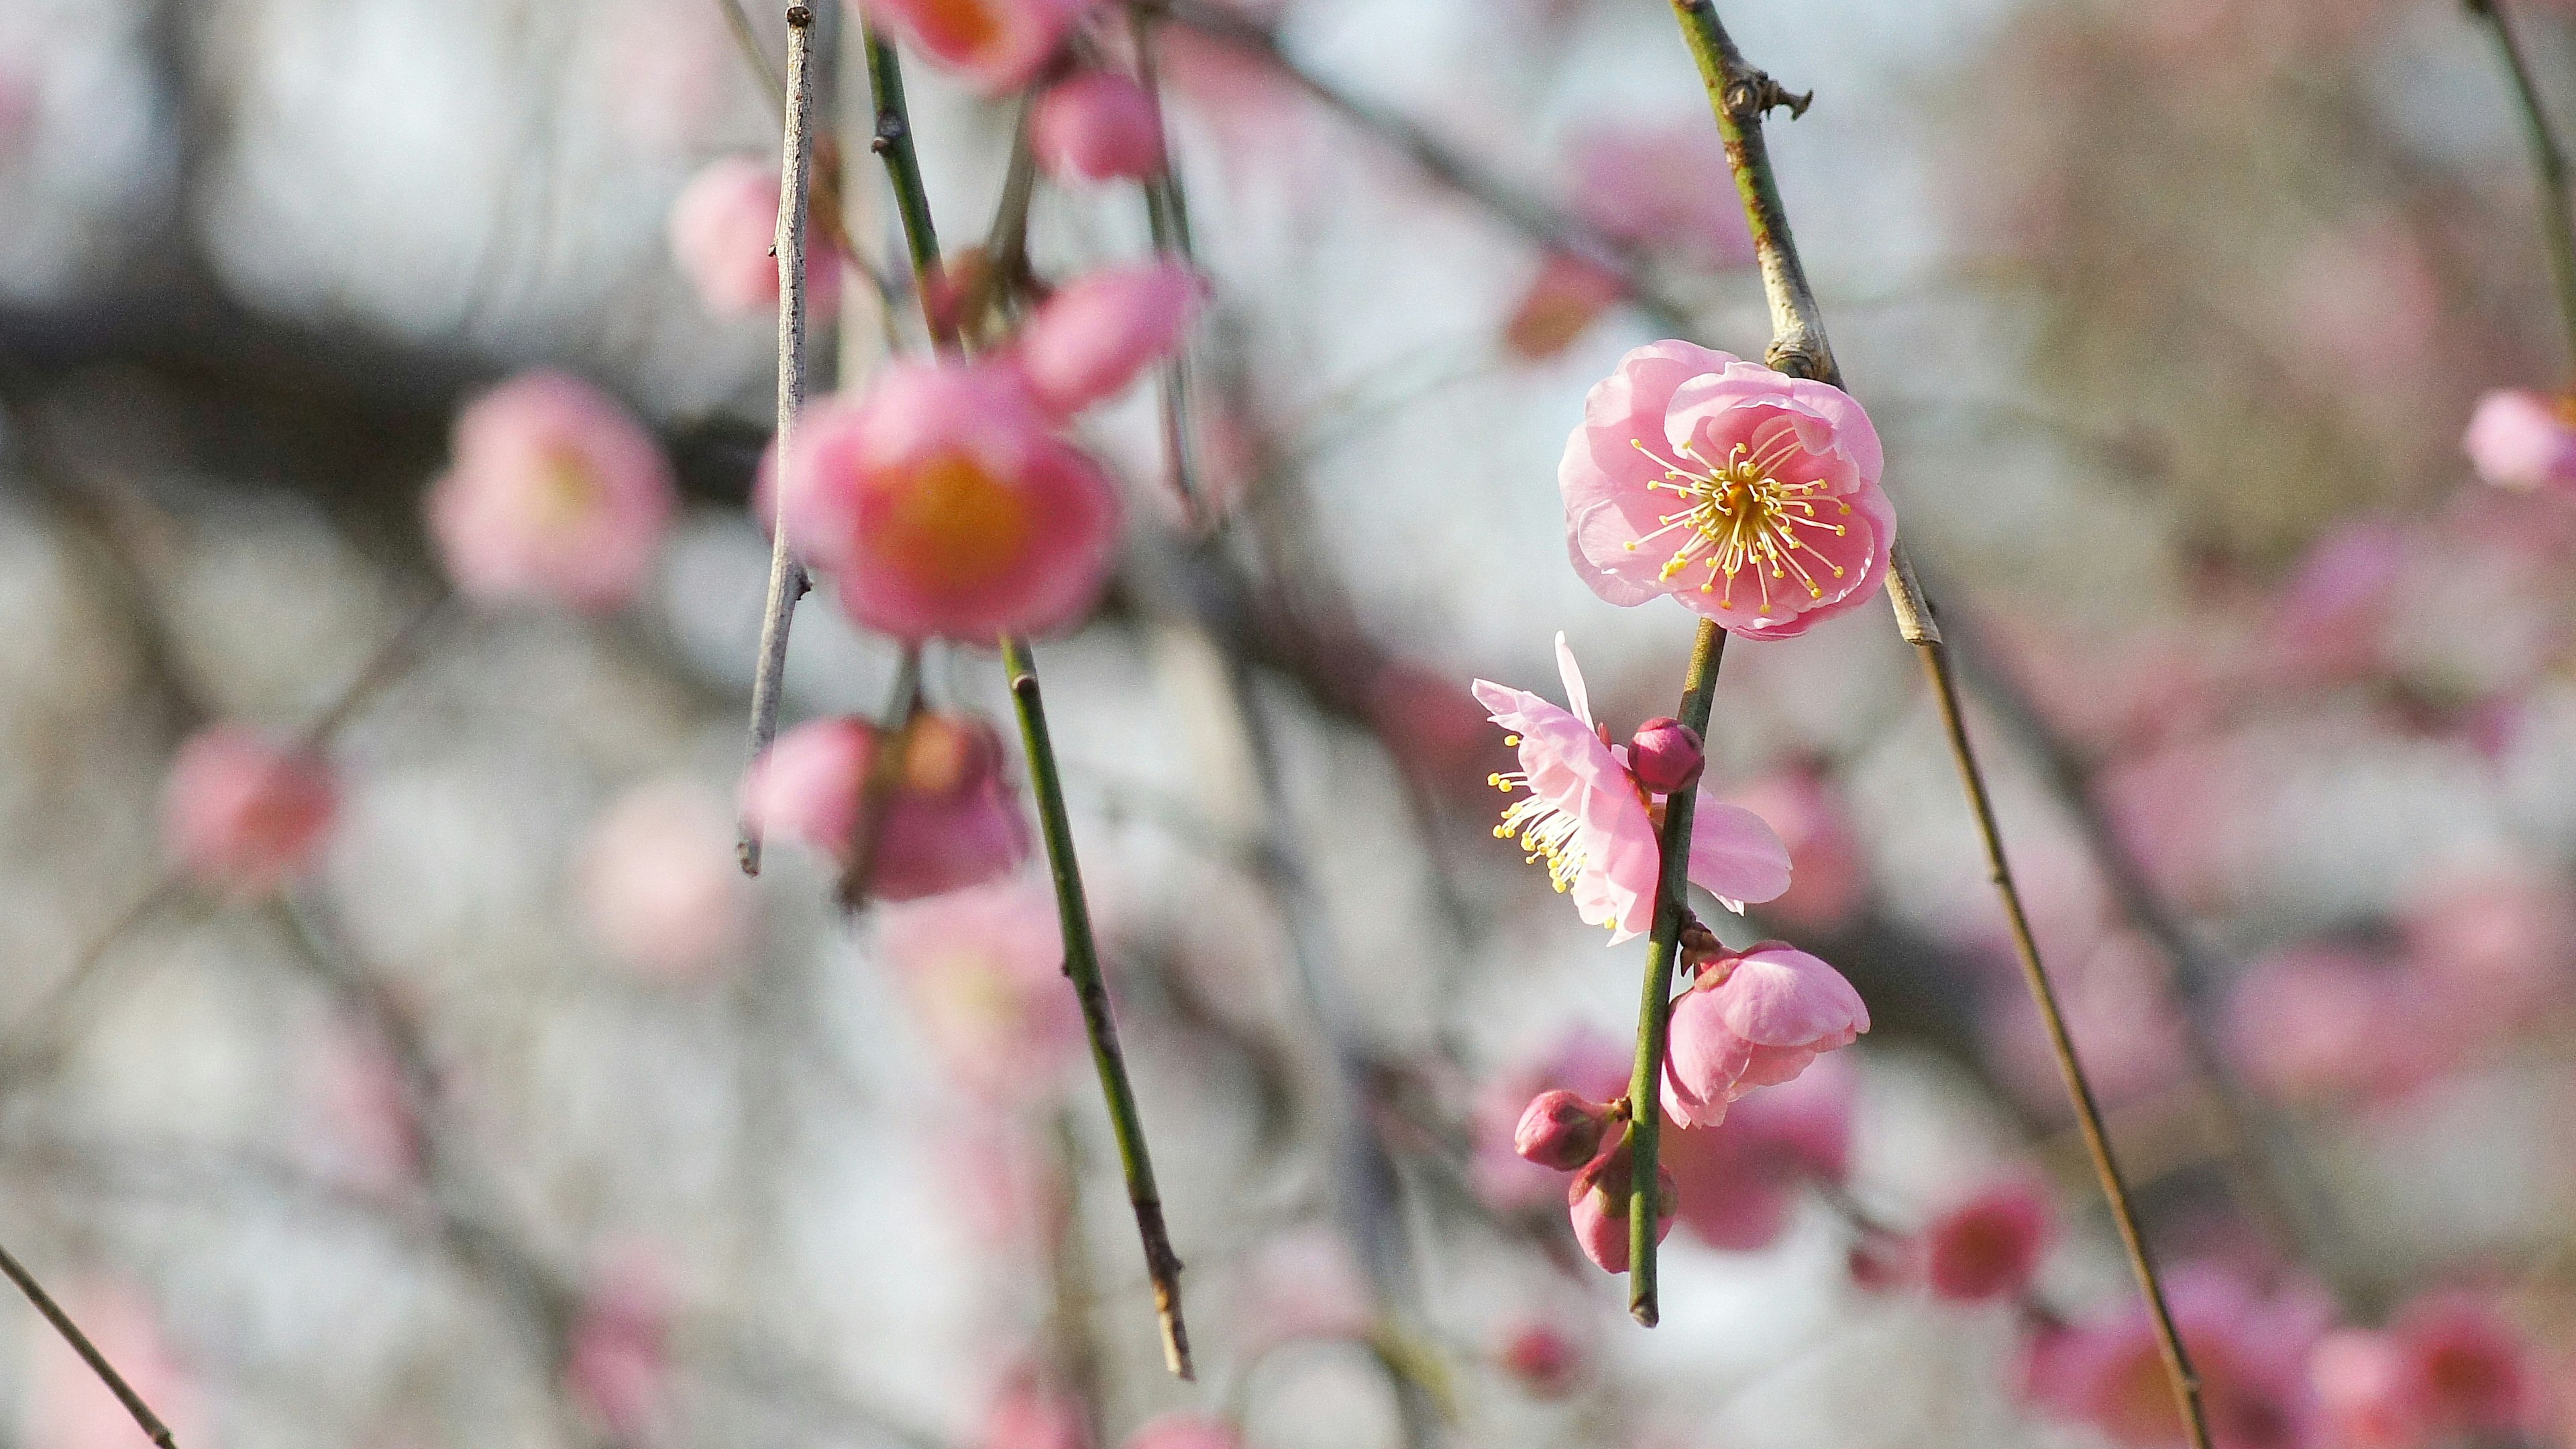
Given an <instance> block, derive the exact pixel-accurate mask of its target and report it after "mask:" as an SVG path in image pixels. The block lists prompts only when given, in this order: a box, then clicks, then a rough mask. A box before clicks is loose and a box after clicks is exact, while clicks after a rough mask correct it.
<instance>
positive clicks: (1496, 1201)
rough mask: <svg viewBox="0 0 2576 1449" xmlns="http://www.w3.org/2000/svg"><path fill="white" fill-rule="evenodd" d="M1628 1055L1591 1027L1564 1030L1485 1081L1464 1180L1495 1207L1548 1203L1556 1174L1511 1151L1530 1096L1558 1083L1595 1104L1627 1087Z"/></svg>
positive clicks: (1471, 1121) (1618, 1043)
mask: <svg viewBox="0 0 2576 1449" xmlns="http://www.w3.org/2000/svg"><path fill="white" fill-rule="evenodd" d="M1632 1061H1633V1059H1632V1058H1631V1056H1630V1054H1629V1050H1628V1046H1627V1044H1626V1043H1625V1042H1622V1041H1619V1040H1617V1039H1615V1038H1613V1037H1611V1036H1609V1035H1608V1034H1606V1033H1603V1032H1599V1031H1595V1030H1593V1029H1591V1028H1589V1027H1577V1028H1575V1029H1574V1030H1572V1031H1570V1032H1568V1033H1566V1034H1565V1035H1564V1036H1563V1037H1560V1038H1558V1039H1557V1041H1556V1042H1555V1043H1554V1044H1553V1045H1551V1046H1550V1047H1549V1048H1548V1050H1547V1051H1546V1052H1545V1053H1543V1054H1541V1055H1540V1056H1538V1057H1536V1058H1534V1059H1532V1060H1530V1061H1527V1062H1524V1063H1523V1064H1521V1065H1520V1066H1518V1067H1516V1068H1514V1069H1513V1070H1511V1071H1509V1072H1506V1073H1504V1074H1503V1075H1501V1076H1500V1077H1498V1078H1496V1079H1495V1080H1494V1081H1493V1082H1491V1083H1489V1084H1487V1085H1486V1087H1485V1088H1484V1089H1483V1090H1482V1091H1480V1092H1479V1093H1478V1094H1477V1096H1476V1105H1475V1110H1474V1112H1473V1113H1472V1115H1471V1116H1470V1117H1469V1120H1468V1130H1467V1137H1468V1144H1469V1149H1470V1151H1469V1157H1468V1163H1467V1176H1468V1180H1469V1181H1470V1182H1471V1183H1472V1184H1473V1185H1474V1186H1475V1189H1476V1195H1477V1196H1479V1197H1481V1198H1483V1199H1484V1200H1485V1202H1486V1203H1487V1204H1488V1205H1490V1206H1492V1207H1493V1208H1494V1209H1496V1210H1497V1211H1500V1212H1519V1211H1522V1210H1524V1209H1528V1208H1533V1207H1537V1206H1539V1205H1541V1204H1544V1203H1552V1202H1554V1201H1555V1200H1556V1197H1557V1194H1558V1193H1559V1192H1560V1191H1562V1190H1563V1185H1562V1184H1561V1183H1560V1182H1559V1181H1558V1176H1559V1174H1558V1173H1557V1172H1555V1171H1554V1170H1551V1169H1549V1168H1544V1167H1541V1166H1539V1165H1538V1164H1537V1163H1534V1162H1531V1161H1529V1160H1527V1159H1525V1158H1523V1157H1521V1156H1520V1155H1519V1153H1518V1151H1517V1150H1516V1138H1517V1133H1518V1128H1519V1124H1520V1119H1521V1117H1522V1115H1523V1114H1524V1113H1525V1111H1526V1110H1527V1104H1528V1102H1529V1100H1530V1099H1531V1098H1532V1097H1534V1096H1536V1095H1538V1094H1539V1093H1541V1092H1545V1091H1550V1090H1558V1089H1562V1090H1565V1091H1571V1092H1573V1093H1575V1094H1576V1095H1578V1096H1582V1097H1588V1098H1590V1099H1591V1100H1593V1101H1596V1102H1606V1101H1609V1100H1610V1099H1612V1098H1614V1097H1617V1096H1619V1095H1620V1094H1621V1093H1623V1092H1625V1091H1627V1090H1628V1075H1629V1072H1630V1070H1631V1069H1632Z"/></svg>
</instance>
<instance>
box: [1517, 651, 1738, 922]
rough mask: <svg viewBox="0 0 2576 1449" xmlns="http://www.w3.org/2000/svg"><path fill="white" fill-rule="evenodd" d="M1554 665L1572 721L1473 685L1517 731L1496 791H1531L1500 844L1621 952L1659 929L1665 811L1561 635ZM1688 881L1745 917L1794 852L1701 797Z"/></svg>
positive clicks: (1523, 693) (1538, 703) (1565, 714)
mask: <svg viewBox="0 0 2576 1449" xmlns="http://www.w3.org/2000/svg"><path fill="white" fill-rule="evenodd" d="M1556 662H1557V669H1558V672H1559V673H1560V674H1561V675H1562V676H1563V678H1564V681H1565V691H1566V698H1567V699H1568V701H1569V702H1570V703H1571V704H1572V706H1573V708H1572V709H1571V710H1570V711H1569V710H1566V709H1560V708H1558V707H1557V706H1556V705H1553V704H1550V703H1549V702H1548V701H1546V700H1544V699H1541V698H1539V697H1538V696H1537V695H1535V694H1532V693H1530V692H1529V691H1527V690H1521V689H1510V688H1506V687H1505V686H1503V685H1499V684H1495V683H1492V682H1491V681H1489V680H1483V679H1479V680H1477V681H1475V683H1474V684H1473V685H1472V686H1471V688H1472V690H1473V692H1474V693H1475V696H1476V699H1477V702H1478V703H1480V704H1482V705H1484V706H1485V708H1486V709H1487V710H1489V711H1491V712H1492V715H1493V720H1494V723H1496V724H1498V725H1501V726H1502V727H1503V728H1504V729H1506V730H1509V731H1511V732H1512V734H1511V735H1510V736H1507V737H1506V743H1516V744H1517V746H1518V748H1519V750H1520V765H1521V767H1520V769H1519V770H1518V771H1517V772H1515V773H1512V774H1509V775H1505V774H1496V775H1494V776H1492V777H1491V783H1492V784H1493V785H1495V786H1496V787H1497V788H1499V789H1501V790H1503V791H1504V792H1506V793H1509V792H1511V791H1514V790H1527V791H1529V794H1528V796H1527V797H1526V798H1524V799H1519V800H1515V801H1513V802H1512V803H1511V805H1510V806H1509V807H1507V808H1506V809H1505V810H1504V811H1503V823H1502V824H1501V825H1499V826H1497V827H1495V829H1494V834H1495V835H1496V836H1498V837H1500V838H1503V839H1511V838H1513V837H1515V836H1517V837H1518V838H1519V840H1520V844H1521V848H1522V849H1523V850H1524V851H1527V852H1528V853H1529V858H1530V859H1531V860H1533V861H1537V860H1545V861H1546V862H1547V869H1548V878H1549V879H1550V880H1552V881H1553V882H1555V884H1556V888H1557V889H1558V890H1559V891H1562V892H1566V893H1568V894H1570V895H1572V897H1573V898H1574V905H1575V909H1576V910H1577V911H1578V912H1579V913H1580V914H1581V915H1582V917H1583V922H1584V924H1586V925H1590V926H1607V927H1608V928H1609V930H1610V939H1611V941H1612V942H1613V943H1614V944H1615V943H1617V942H1620V941H1626V940H1630V939H1632V938H1634V937H1636V936H1638V935H1641V934H1643V933H1644V932H1645V930H1646V928H1647V927H1648V926H1649V925H1651V924H1652V923H1653V918H1654V911H1655V890H1656V887H1657V885H1658V883H1659V882H1658V875H1659V873H1660V871H1661V868H1662V867H1661V864H1660V862H1661V860H1662V858H1663V852H1662V846H1661V844H1660V842H1659V840H1658V838H1657V834H1656V832H1657V817H1658V815H1659V813H1660V812H1659V810H1658V807H1657V806H1656V805H1655V804H1654V803H1652V802H1650V801H1649V800H1648V799H1647V797H1646V793H1645V790H1644V788H1643V787H1642V786H1640V785H1639V784H1638V783H1637V781H1636V779H1635V777H1634V776H1632V775H1630V774H1629V773H1628V761H1627V755H1628V752H1627V750H1626V749H1625V748H1624V747H1622V746H1617V745H1613V744H1611V743H1610V742H1609V741H1608V739H1607V738H1606V737H1605V735H1604V734H1603V732H1602V730H1601V727H1600V726H1598V725H1595V724H1594V723H1593V722H1592V704H1591V699H1590V696H1589V695H1588V694H1587V693H1586V692H1585V690H1584V687H1583V671H1582V670H1581V669H1580V668H1579V667H1578V666H1577V665H1576V664H1575V662H1574V651H1573V650H1571V649H1569V648H1568V647H1566V643H1565V636H1564V635H1563V634H1559V635H1557V636H1556ZM1690 879H1691V882H1692V883H1693V884H1695V885H1697V886H1699V887H1701V888H1702V889H1704V890H1706V891H1708V892H1709V893H1710V894H1712V895H1715V896H1716V897H1717V898H1718V899H1720V900H1722V901H1724V902H1726V903H1727V905H1728V906H1729V907H1730V908H1732V909H1737V910H1741V909H1742V908H1743V903H1744V902H1747V901H1767V900H1770V899H1771V898H1772V897H1774V896H1777V895H1779V894H1780V893H1781V892H1782V891H1784V890H1787V889H1788V888H1789V852H1788V850H1787V849H1786V848H1785V847H1783V846H1782V845H1781V844H1780V838H1779V837H1778V836H1776V835H1774V834H1772V833H1771V827H1770V826H1768V825H1765V824H1763V823H1762V820H1761V817H1759V816H1757V815H1755V814H1754V813H1753V812H1751V811H1749V810H1745V809H1743V808H1741V807H1739V806H1734V805H1729V804H1726V803H1725V802H1723V801H1720V800H1718V799H1717V798H1715V797H1714V796H1712V795H1710V794H1709V793H1708V791H1707V790H1706V789H1705V788H1702V789H1701V790H1700V792H1699V801H1698V806H1697V809H1696V811H1695V812H1694V814H1693V815H1692V817H1691V853H1690Z"/></svg>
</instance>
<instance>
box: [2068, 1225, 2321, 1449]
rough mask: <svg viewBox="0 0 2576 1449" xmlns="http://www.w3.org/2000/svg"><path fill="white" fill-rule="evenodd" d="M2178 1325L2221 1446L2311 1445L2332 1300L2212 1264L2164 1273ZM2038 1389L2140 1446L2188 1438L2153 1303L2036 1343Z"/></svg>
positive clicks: (2121, 1440) (2154, 1448)
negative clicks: (2311, 1361)
mask: <svg viewBox="0 0 2576 1449" xmlns="http://www.w3.org/2000/svg"><path fill="white" fill-rule="evenodd" d="M2164 1279H2165V1299H2166V1302H2167V1304H2168V1305H2169V1306H2170V1307H2171V1308H2172V1310H2173V1317H2174V1324H2175V1327H2176V1328H2177V1329H2178V1330H2179V1331H2180V1333H2181V1334H2182V1339H2183V1344H2184V1347H2185V1348H2187V1349H2188V1350H2189V1351H2190V1353H2191V1361H2192V1367H2193V1368H2194V1369H2195V1370H2197V1371H2198V1373H2199V1375H2200V1390H2201V1407H2202V1411H2203V1413H2204V1414H2205V1415H2206V1417H2207V1419H2208V1421H2209V1429H2210V1436H2211V1438H2212V1440H2213V1441H2214V1442H2215V1444H2216V1445H2217V1449H2301V1446H2304V1445H2305V1444H2306V1443H2307V1438H2306V1435H2307V1431H2308V1425H2309V1422H2310V1420H2311V1419H2312V1417H2313V1402H2312V1399H2311V1397H2310V1393H2309V1386H2308V1374H2307V1363H2308V1352H2309V1349H2310V1348H2311V1347H2312V1346H2313V1345H2314V1344H2315V1342H2316V1340H2317V1338H2318V1337H2319V1336H2320V1334H2321V1333H2322V1332H2323V1331H2324V1329H2325V1326H2326V1321H2327V1317H2328V1314H2329V1313H2330V1311H2331V1310H2330V1309H2329V1307H2328V1306H2327V1305H2326V1304H2325V1302H2324V1301H2323V1300H2322V1298H2321V1297H2319V1296H2318V1295H2315V1294H2313V1293H2310V1292H2307V1291H2305V1290H2300V1289H2292V1290H2289V1291H2286V1292H2283V1293H2280V1294H2276V1295H2274V1296H2272V1297H2268V1298H2266V1297H2263V1296H2260V1295H2258V1294H2256V1293H2255V1292H2254V1290H2253V1289H2252V1288H2251V1287H2249V1286H2248V1285H2247V1284H2246V1283H2245V1282H2244V1281H2243V1280H2242V1279H2239V1278H2237V1277H2235V1276H2234V1275H2233V1274H2231V1273H2228V1272H2227V1271H2225V1270H2222V1269H2218V1268H2214V1267H2211V1266H2208V1265H2206V1264H2198V1263H2194V1264H2185V1265H2183V1266H2181V1267H2178V1268H2171V1269H2168V1270H2167V1271H2166V1273H2165V1275H2164ZM2029 1383H2030V1390H2031V1393H2032V1395H2033V1396H2034V1397H2035V1398H2036V1399H2037V1400H2038V1401H2039V1402H2040V1403H2041V1404H2042V1405H2043V1406H2045V1407H2047V1408H2049V1409H2051V1410H2052V1411H2053V1412H2055V1413H2058V1414H2060V1415H2062V1416H2064V1417H2067V1418H2071V1419H2076V1420H2079V1421H2081V1422H2084V1423H2087V1424H2090V1425H2092V1426H2093V1427H2094V1428H2096V1429H2098V1430H2100V1431H2101V1432H2102V1433H2103V1434H2104V1435H2105V1436H2107V1437H2108V1438H2110V1440H2111V1441H2112V1442H2113V1443H2116V1444H2120V1445H2125V1446H2132V1449H2166V1446H2168V1445H2178V1444H2181V1443H2182V1442H2184V1440H2183V1428H2182V1412H2181V1410H2180V1409H2179V1408H2178V1407H2176V1405H2175V1403H2174V1399H2173V1391H2172V1388H2171V1386H2170V1384H2169V1383H2168V1381H2167V1379H2166V1377H2165V1366H2164V1359H2163V1356H2162V1355H2161V1353H2160V1352H2159V1351H2158V1349H2157V1347H2156V1336H2155V1328H2154V1325H2153V1323H2152V1322H2151V1321H2150V1319H2149V1318H2148V1314H2147V1307H2146V1305H2145V1304H2144V1303H2143V1302H2139V1301H2136V1300H2135V1299H2132V1300H2130V1301H2128V1302H2124V1303H2122V1304H2121V1305H2120V1306H2119V1307H2117V1308H2115V1309H2113V1310H2111V1311H2110V1312H2109V1313H2108V1314H2106V1315H2104V1316H2102V1317H2098V1318H2094V1319H2090V1320H2087V1321H2084V1322H2081V1323H2077V1324H2074V1325H2072V1326H2069V1327H2066V1328H2063V1329H2059V1330H2056V1331H2053V1332H2051V1333H2049V1334H2048V1335H2046V1336H2045V1337H2043V1338H2042V1339H2040V1341H2039V1342H2038V1343H2037V1344H2035V1345H2034V1346H2033V1347H2032V1350H2031V1357H2030V1363H2029Z"/></svg>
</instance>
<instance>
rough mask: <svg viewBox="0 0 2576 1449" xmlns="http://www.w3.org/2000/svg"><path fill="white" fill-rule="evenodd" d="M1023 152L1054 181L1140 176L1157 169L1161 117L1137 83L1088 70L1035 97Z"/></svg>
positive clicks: (1133, 178)
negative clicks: (1027, 141)
mask: <svg viewBox="0 0 2576 1449" xmlns="http://www.w3.org/2000/svg"><path fill="white" fill-rule="evenodd" d="M1029 151H1030V154H1032V155H1034V156H1035V157H1036V158H1037V163H1038V169H1040V170H1042V171H1044V172H1045V173H1046V174H1047V175H1049V176H1051V177H1053V178H1055V179H1056V180H1057V181H1060V182H1068V183H1071V182H1084V181H1093V182H1097V181H1142V180H1144V179H1145V178H1146V177H1148V176H1152V175H1154V174H1156V173H1157V172H1160V171H1161V170H1162V169H1163V118H1162V117H1161V116H1160V115H1158V114H1156V112H1155V109H1154V98H1153V97H1152V96H1151V95H1149V94H1147V93H1146V90H1145V88H1144V87H1143V86H1141V85H1138V84H1137V83H1136V82H1134V81H1132V80H1129V79H1128V78H1127V77H1125V76H1123V75H1118V74H1115V73H1114V72H1110V71H1101V70H1088V71H1084V72H1082V73H1081V74H1079V75H1076V76H1073V77H1071V78H1069V79H1066V80H1061V81H1058V82H1056V83H1055V84H1054V85H1051V86H1049V87H1047V90H1046V94H1045V95H1042V96H1040V97H1038V101H1037V105H1036V107H1035V108H1034V109H1032V110H1031V111H1030V112H1029Z"/></svg>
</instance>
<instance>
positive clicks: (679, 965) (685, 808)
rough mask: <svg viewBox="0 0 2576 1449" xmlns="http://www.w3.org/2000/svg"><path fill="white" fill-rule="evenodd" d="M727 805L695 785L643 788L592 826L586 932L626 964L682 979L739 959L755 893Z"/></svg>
mask: <svg viewBox="0 0 2576 1449" xmlns="http://www.w3.org/2000/svg"><path fill="white" fill-rule="evenodd" d="M733 836H734V822H733V819H732V817H731V815H730V814H729V813H728V812H727V811H726V810H725V808H724V801H723V799H722V797H720V796H718V795H717V794H716V793H715V792H713V791H711V790H709V789H707V788H706V787H705V786H703V785H700V784H697V783H696V782H694V781H689V780H662V781H655V782H652V783H648V784H644V785H639V786H637V787H636V788H634V789H632V790H629V791H628V792H627V793H626V794H624V795H622V796H620V797H618V799H617V800H616V802H615V803H613V804H611V805H610V806H609V807H608V810H607V811H606V813H604V814H602V815H601V816H600V817H599V820H598V822H597V823H595V824H594V825H592V826H591V828H590V837H589V840H588V841H587V842H586V843H585V844H584V845H583V846H582V850H581V859H580V862H579V864H578V866H577V868H576V878H577V886H576V889H577V894H578V900H579V905H580V908H581V919H582V924H583V926H584V927H585V928H586V929H587V930H588V931H589V933H590V937H591V939H592V940H593V941H595V942H597V943H598V944H599V946H600V948H601V949H602V950H603V951H605V952H607V953H608V955H609V956H610V957H612V958H613V959H615V960H616V961H617V962H619V963H620V964H622V965H624V966H626V967H628V968H630V969H632V970H635V971H637V972H640V973H642V974H644V975H646V976H651V977H656V978H659V979H663V980H683V979H687V978H690V977H695V976H699V975H701V974H704V973H705V972H707V971H710V970H712V969H714V968H716V967H719V966H722V965H725V964H726V963H728V962H731V961H734V960H736V959H738V958H739V957H740V954H741V951H742V947H743V942H744V938H745V936H746V935H747V934H748V932H749V931H750V928H751V902H750V891H749V890H748V889H747V887H746V884H745V882H744V880H743V875H742V871H741V868H740V867H738V866H737V865H736V864H735V863H734V852H733Z"/></svg>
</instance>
